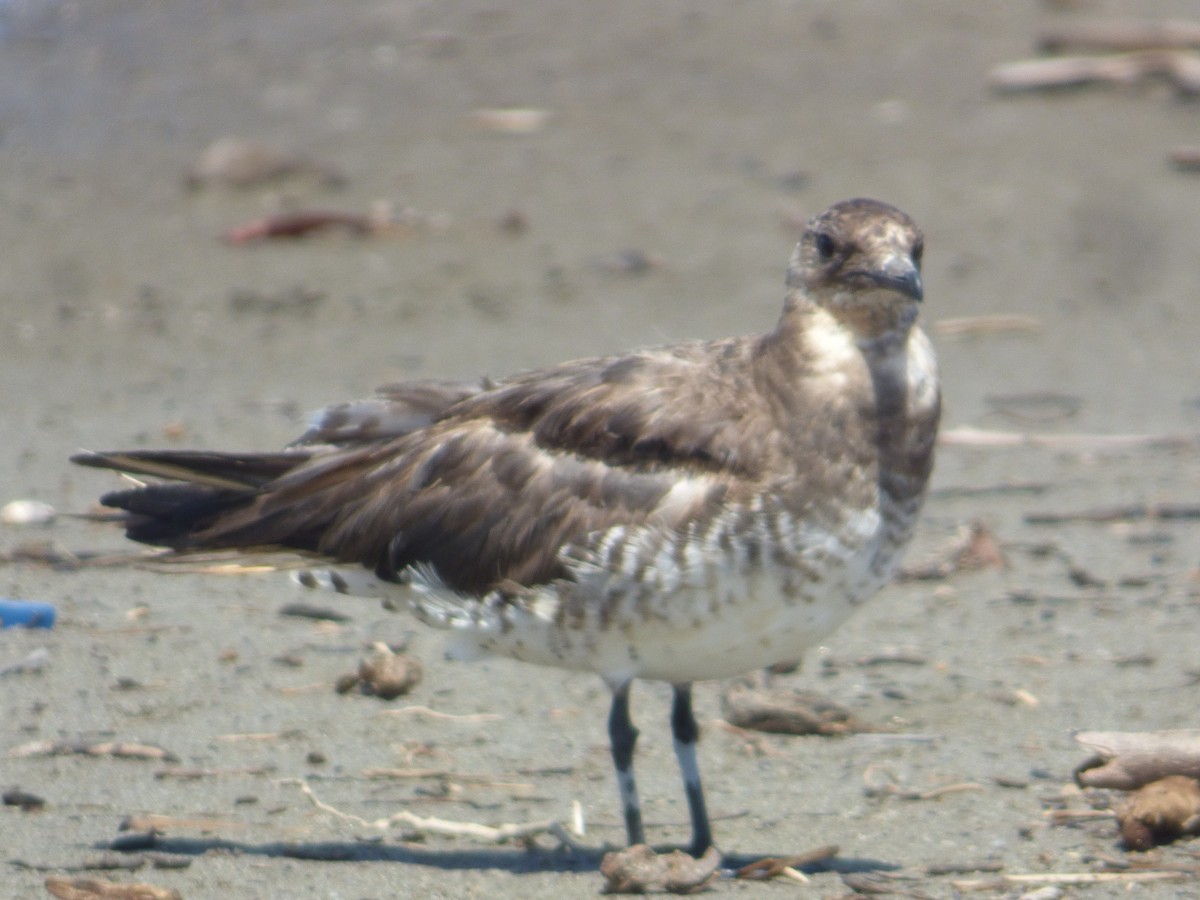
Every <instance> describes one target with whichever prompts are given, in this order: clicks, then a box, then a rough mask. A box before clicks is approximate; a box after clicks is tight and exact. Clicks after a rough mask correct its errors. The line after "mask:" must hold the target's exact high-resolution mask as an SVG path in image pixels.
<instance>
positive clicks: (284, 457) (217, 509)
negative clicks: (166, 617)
mask: <svg viewBox="0 0 1200 900" xmlns="http://www.w3.org/2000/svg"><path fill="white" fill-rule="evenodd" d="M312 456H313V451H312V450H307V449H297V450H291V451H285V452H281V453H211V452H205V451H197V450H136V451H116V452H103V453H93V452H87V453H79V454H76V455H75V456H72V457H71V461H72V462H74V463H78V464H79V465H83V466H91V467H93V468H97V469H112V470H114V471H117V472H121V473H124V474H126V475H129V476H134V477H136V476H151V477H153V478H158V479H165V481H164V482H163V483H158V482H153V483H141V482H140V481H139V482H138V484H137V486H136V487H132V488H130V489H128V490H122V491H112V492H110V493H108V494H105V495H104V496H102V497H101V498H100V502H101V503H102V504H104V505H105V506H108V507H112V508H114V509H119V510H123V511H124V515H123V516H122V517H121V522H122V524H124V526H125V533H126V535H128V537H130V538H132V539H133V540H135V541H141V542H142V543H146V544H153V545H156V546H160V547H171V548H173V549H176V550H184V549H193V548H196V547H201V546H204V547H212V546H220V542H217V543H214V542H212V541H208V540H205V539H204V537H203V535H204V533H205V531H206V530H207V529H209V528H210V527H211V526H212V525H213V524H214V523H216V522H217V520H218V519H221V518H222V517H224V516H226V515H228V514H229V513H230V512H233V511H234V510H237V509H239V508H241V507H244V506H248V505H249V504H251V503H252V502H253V501H254V499H255V498H256V497H257V496H258V494H259V491H260V489H261V488H262V487H263V486H264V485H266V484H269V483H270V482H272V481H274V480H275V479H277V478H279V477H280V476H282V475H284V474H286V473H287V472H289V471H291V470H292V469H294V468H295V467H296V466H298V465H300V464H301V463H304V462H307V461H308V460H309V459H310V458H311V457H312Z"/></svg>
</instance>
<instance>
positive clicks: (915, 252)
mask: <svg viewBox="0 0 1200 900" xmlns="http://www.w3.org/2000/svg"><path fill="white" fill-rule="evenodd" d="M924 255H925V242H924V241H917V243H916V244H915V245H913V248H912V261H913V262H915V263H916V264H917V265H918V266H919V265H920V264H921V257H922V256H924Z"/></svg>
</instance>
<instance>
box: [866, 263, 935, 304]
mask: <svg viewBox="0 0 1200 900" xmlns="http://www.w3.org/2000/svg"><path fill="white" fill-rule="evenodd" d="M875 280H876V282H877V283H878V284H879V286H880V287H885V288H891V289H892V290H893V291H899V292H900V293H901V294H904V295H905V296H906V297H912V299H914V300H921V299H922V298H924V296H925V286H924V284H923V283H922V282H921V271H920V270H919V269H918V268H917V267H916V266H915V265H914V264H913V261H912V260H911V259H909V258H907V257H904V256H893V257H892V258H891V259H889V260H888V261H887V262H886V263H884V265H883V268H881V269H880V270H879V271H878V272H877V273H876V275H875Z"/></svg>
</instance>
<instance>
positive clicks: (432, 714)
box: [380, 706, 504, 722]
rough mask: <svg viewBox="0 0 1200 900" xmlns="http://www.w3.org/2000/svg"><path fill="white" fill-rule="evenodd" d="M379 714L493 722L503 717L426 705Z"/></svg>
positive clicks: (455, 720) (389, 710)
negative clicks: (455, 711)
mask: <svg viewBox="0 0 1200 900" xmlns="http://www.w3.org/2000/svg"><path fill="white" fill-rule="evenodd" d="M380 715H381V716H406V715H421V716H428V717H429V718H431V719H448V720H450V721H452V722H495V721H498V720H500V719H503V718H504V716H501V715H498V714H497V713H466V714H463V713H460V714H454V713H444V712H438V711H437V710H436V709H430V708H429V707H428V706H402V707H401V708H400V709H385V710H384V711H383V712H381V713H380Z"/></svg>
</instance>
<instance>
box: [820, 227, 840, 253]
mask: <svg viewBox="0 0 1200 900" xmlns="http://www.w3.org/2000/svg"><path fill="white" fill-rule="evenodd" d="M835 250H837V244H836V243H835V242H834V240H833V238H832V237H830V236H829V235H828V234H826V233H825V232H824V231H822V232H820V233H819V234H818V235H817V253H819V254H820V255H821V259H829V258H830V257H831V256H833V253H834V251H835Z"/></svg>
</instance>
